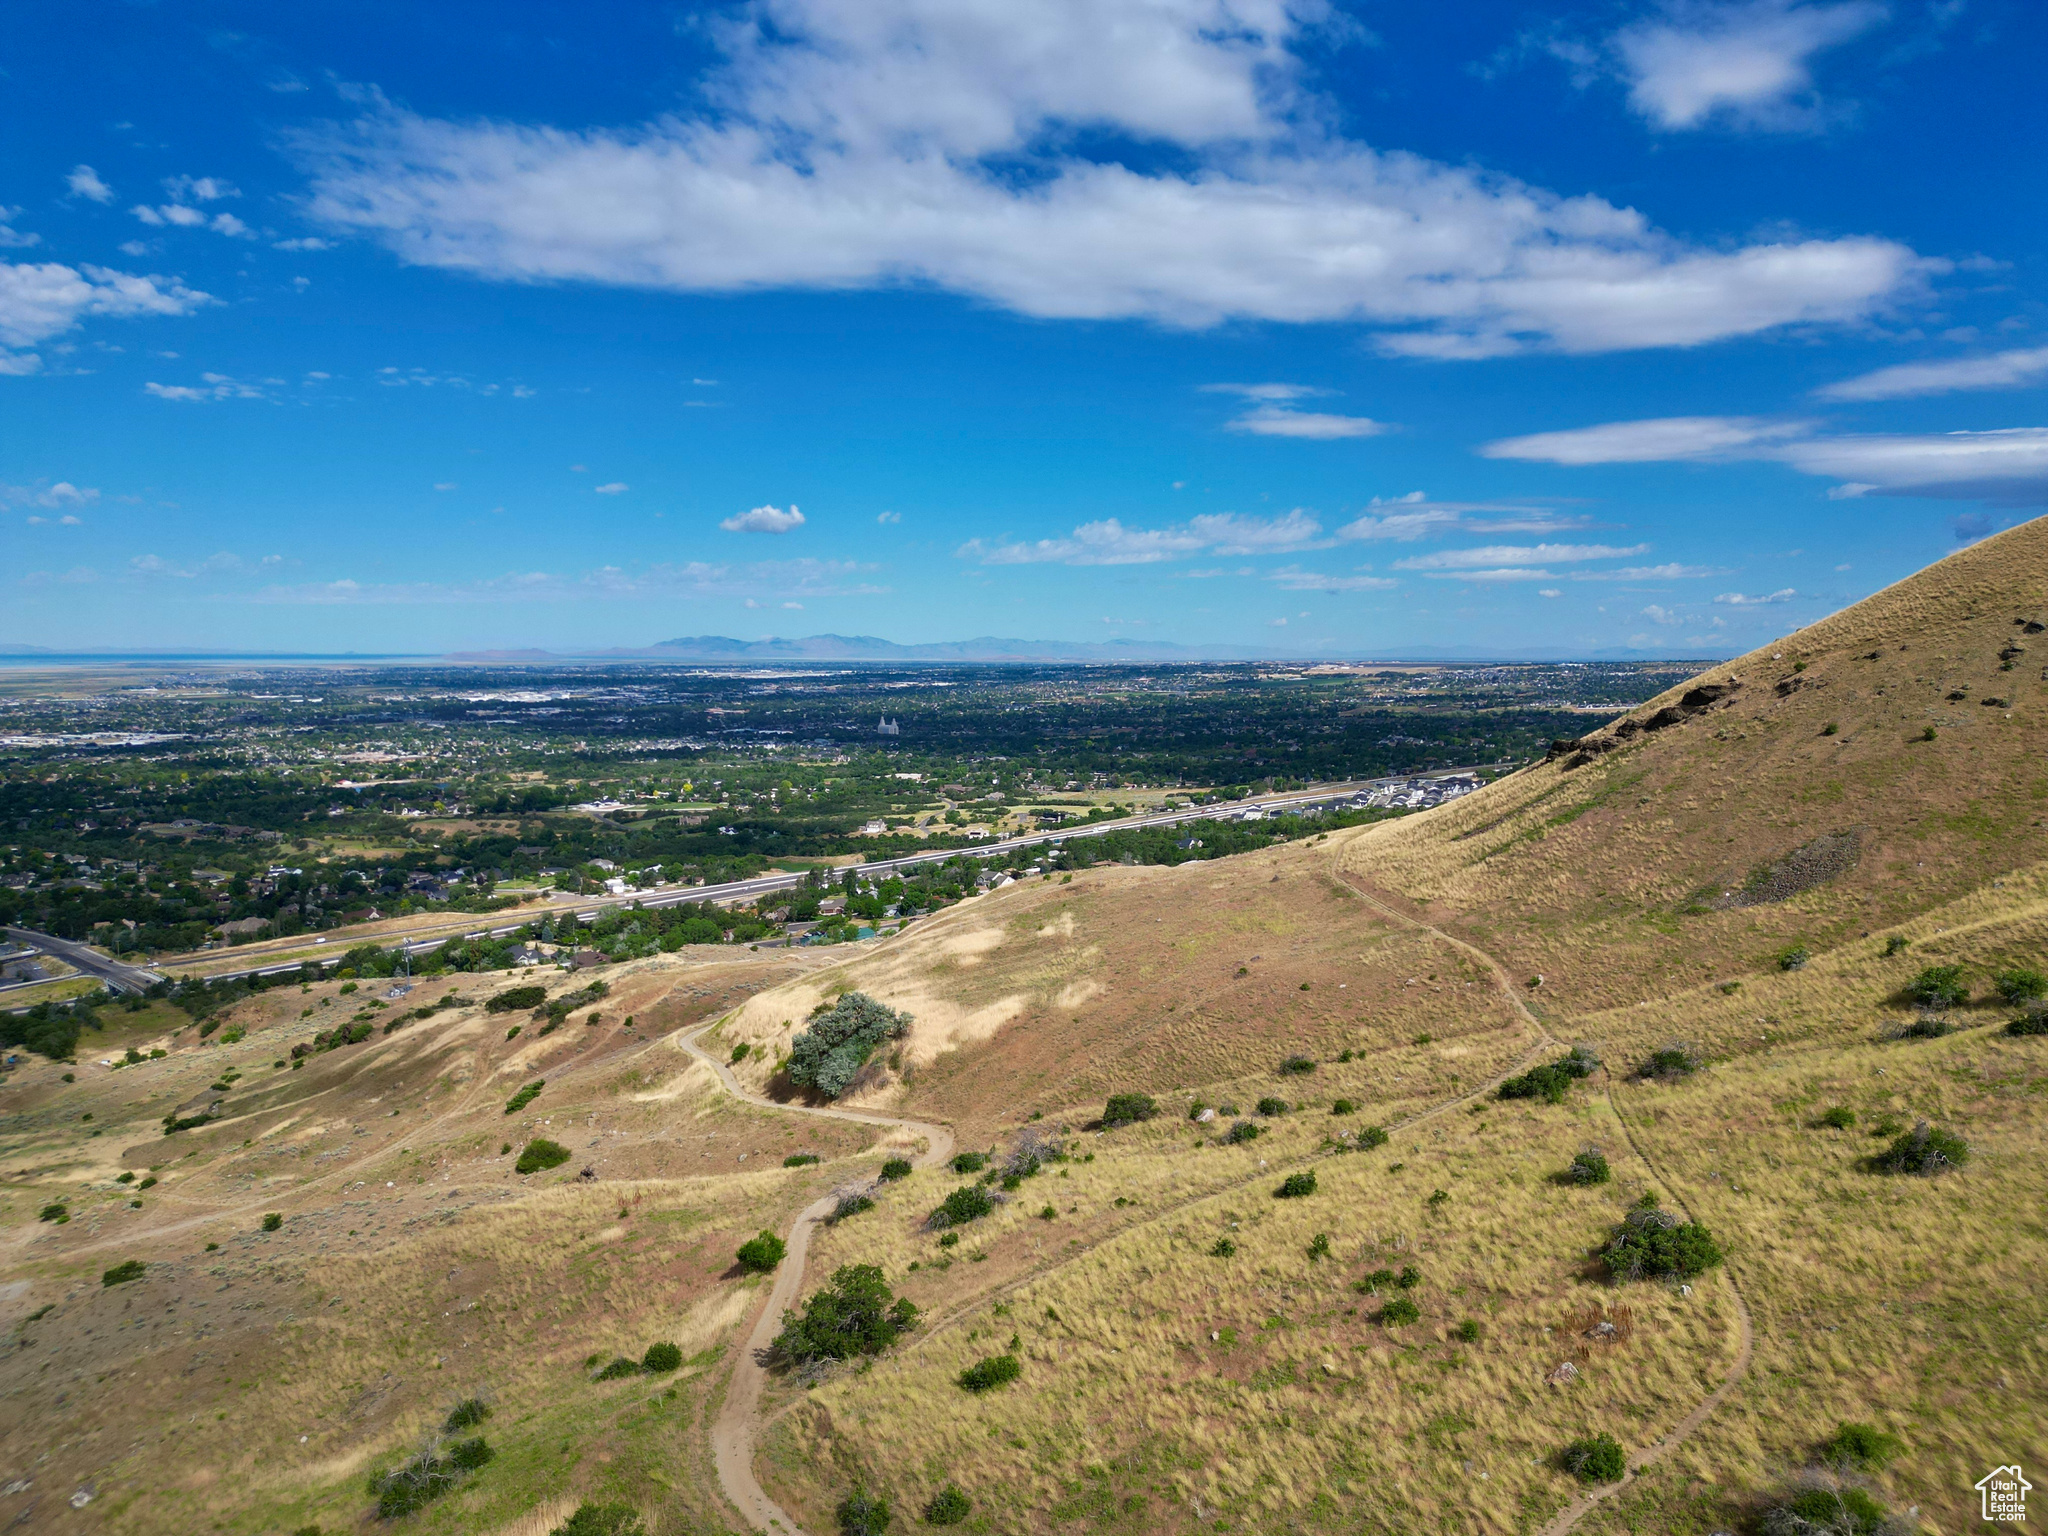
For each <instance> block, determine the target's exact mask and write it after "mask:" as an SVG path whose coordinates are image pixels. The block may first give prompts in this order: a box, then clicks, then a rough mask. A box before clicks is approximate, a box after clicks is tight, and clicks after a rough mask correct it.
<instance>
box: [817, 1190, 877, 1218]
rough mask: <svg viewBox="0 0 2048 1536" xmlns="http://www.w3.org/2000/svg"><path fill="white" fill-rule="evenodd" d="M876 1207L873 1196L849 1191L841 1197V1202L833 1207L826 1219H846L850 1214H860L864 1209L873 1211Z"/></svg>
mask: <svg viewBox="0 0 2048 1536" xmlns="http://www.w3.org/2000/svg"><path fill="white" fill-rule="evenodd" d="M874 1208H875V1202H874V1199H873V1197H872V1196H869V1195H862V1194H856V1193H854V1192H852V1191H848V1192H847V1193H845V1194H843V1195H841V1196H840V1197H839V1203H838V1204H837V1205H835V1206H833V1207H832V1214H831V1215H830V1216H828V1217H826V1218H825V1219H826V1220H827V1221H844V1220H846V1218H847V1217H849V1216H858V1215H859V1214H860V1213H861V1212H862V1211H872V1210H873V1209H874Z"/></svg>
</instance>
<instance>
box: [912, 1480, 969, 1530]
mask: <svg viewBox="0 0 2048 1536" xmlns="http://www.w3.org/2000/svg"><path fill="white" fill-rule="evenodd" d="M973 1508H974V1504H973V1501H971V1500H970V1499H969V1498H968V1497H967V1495H966V1494H964V1493H962V1492H961V1491H960V1490H959V1488H957V1487H956V1486H954V1485H953V1484H952V1483H948V1484H946V1486H945V1487H943V1488H941V1489H940V1490H939V1491H938V1492H937V1493H935V1494H933V1495H932V1496H931V1498H930V1499H929V1500H927V1501H926V1503H925V1506H924V1523H925V1524H926V1525H958V1524H959V1523H960V1522H961V1521H962V1520H965V1519H966V1518H967V1515H968V1512H969V1511H970V1510H972V1509H973Z"/></svg>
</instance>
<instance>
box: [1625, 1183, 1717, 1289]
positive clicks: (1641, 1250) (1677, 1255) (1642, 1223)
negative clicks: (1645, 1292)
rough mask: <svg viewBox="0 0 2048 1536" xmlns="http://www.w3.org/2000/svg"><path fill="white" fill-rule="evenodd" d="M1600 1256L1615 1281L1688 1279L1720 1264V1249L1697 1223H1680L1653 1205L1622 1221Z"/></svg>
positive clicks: (1636, 1210)
mask: <svg viewBox="0 0 2048 1536" xmlns="http://www.w3.org/2000/svg"><path fill="white" fill-rule="evenodd" d="M1651 1198H1654V1197H1651ZM1600 1257H1601V1259H1602V1261H1603V1262H1604V1263H1605V1264H1606V1266H1607V1273H1608V1276H1609V1278H1611V1279H1614V1280H1644V1279H1648V1278H1650V1277H1651V1276H1656V1275H1672V1276H1676V1277H1677V1278H1678V1279H1681V1280H1690V1279H1692V1278H1693V1277H1694V1276H1695V1275H1699V1274H1704V1273H1705V1272H1706V1271H1707V1270H1710V1269H1712V1268H1713V1267H1714V1266H1715V1265H1716V1264H1718V1263H1720V1262H1721V1249H1720V1247H1719V1246H1718V1245H1717V1244H1716V1243H1715V1242H1714V1237H1713V1234H1712V1233H1710V1232H1709V1231H1708V1230H1707V1229H1706V1228H1705V1227H1703V1226H1701V1225H1700V1224H1699V1223H1698V1222H1696V1221H1680V1220H1679V1219H1678V1218H1677V1217H1676V1216H1674V1215H1672V1214H1671V1213H1670V1212H1669V1211H1665V1210H1659V1209H1658V1208H1657V1207H1656V1206H1655V1205H1639V1206H1637V1207H1636V1208H1635V1209H1634V1210H1632V1211H1630V1212H1629V1213H1628V1215H1627V1216H1625V1217H1623V1218H1622V1221H1621V1224H1620V1225H1619V1226H1617V1227H1616V1228H1615V1229H1614V1232H1613V1234H1612V1235H1611V1236H1610V1237H1609V1238H1608V1239H1607V1245H1606V1247H1604V1248H1603V1249H1601V1251H1600Z"/></svg>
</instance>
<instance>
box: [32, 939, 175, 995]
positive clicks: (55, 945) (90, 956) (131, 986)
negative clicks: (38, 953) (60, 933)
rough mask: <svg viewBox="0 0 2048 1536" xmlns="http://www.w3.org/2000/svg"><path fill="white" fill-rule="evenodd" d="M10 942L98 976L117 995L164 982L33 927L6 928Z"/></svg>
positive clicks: (154, 976) (152, 975) (87, 947)
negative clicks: (51, 956) (41, 952)
mask: <svg viewBox="0 0 2048 1536" xmlns="http://www.w3.org/2000/svg"><path fill="white" fill-rule="evenodd" d="M0 933H5V934H6V935H7V936H8V937H9V938H10V939H13V940H14V941H15V942H16V943H20V944H33V945H34V946H35V947H36V948H37V949H40V950H42V951H44V952H45V953H46V954H50V955H54V956H55V957H56V958H57V959H59V960H62V961H63V962H64V963H65V964H66V965H68V966H70V967H72V968H73V969H74V970H79V971H83V972H85V974H86V975H88V976H97V977H99V979H100V980H101V981H104V982H105V983H106V984H107V985H108V986H109V987H111V988H112V989H113V990H114V991H116V992H147V991H148V990H149V989H150V988H151V987H153V986H155V985H156V984H157V983H158V982H160V981H162V980H163V977H161V976H159V975H157V974H156V973H155V972H154V971H145V970H143V969H142V968H141V967H140V966H135V965H123V964H122V963H121V962H120V961H119V960H109V959H108V958H107V957H106V956H105V955H103V954H101V953H100V952H99V951H98V950H96V949H94V948H92V947H91V946H89V945H85V944H76V943H73V942H72V941H71V940H70V939H60V938H56V937H54V936H52V935H50V934H47V933H37V932H36V931H35V930H34V929H31V928H4V929H0Z"/></svg>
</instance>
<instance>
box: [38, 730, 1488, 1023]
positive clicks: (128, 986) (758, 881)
mask: <svg viewBox="0 0 2048 1536" xmlns="http://www.w3.org/2000/svg"><path fill="white" fill-rule="evenodd" d="M1476 771H1477V770H1476V769H1475V768H1441V769H1436V770H1434V771H1432V772H1429V773H1420V774H1408V773H1404V774H1395V775H1392V776H1391V777H1388V778H1383V779H1356V780H1351V781H1348V782H1345V783H1339V784H1318V785H1314V786H1312V787H1310V788H1308V789H1303V790H1294V791H1290V792H1288V793H1286V794H1277V795H1260V796H1256V797H1254V798H1252V799H1249V800H1238V801H1233V802H1231V804H1230V805H1228V806H1207V807H1201V808H1195V809H1189V810H1180V811H1158V812H1155V813H1153V814H1150V815H1145V816H1124V817H1120V818H1118V819H1117V820H1115V821H1098V822H1094V823H1091V824H1090V825H1087V826H1080V827H1073V828H1070V829H1067V830H1064V831H1052V832H1032V833H1027V834H1025V835H1024V836H1021V837H1008V838H1002V839H994V840H991V841H989V842H985V843H976V844H973V845H972V846H970V847H966V848H934V849H932V850H930V851H928V852H919V853H906V854H901V855H899V856H897V857H895V858H892V859H876V860H873V861H871V862H868V863H863V864H860V865H858V866H856V867H857V868H858V869H859V870H860V872H861V873H862V874H863V875H868V876H877V875H886V874H892V873H895V872H898V871H901V870H906V869H914V868H916V867H917V866H918V865H920V864H939V863H943V862H945V861H946V860H947V859H952V858H959V857H961V856H963V855H964V856H966V857H968V858H976V859H989V858H999V857H1002V856H1003V855H1005V854H1009V853H1014V852H1016V851H1017V850H1019V849H1024V848H1040V847H1045V846H1047V845H1048V844H1053V843H1060V842H1064V841H1065V840H1066V839H1068V838H1070V837H1100V836H1102V835H1103V834H1104V833H1106V832H1122V831H1129V830H1132V829H1135V828H1141V827H1177V826H1182V825H1184V824H1186V823H1188V822H1192V821H1223V820H1228V819H1230V818H1232V817H1234V816H1237V815H1241V814H1242V813H1243V812H1245V811H1249V810H1257V811H1264V812H1267V813H1268V814H1270V813H1272V812H1275V811H1286V810H1297V809H1300V808H1302V807H1305V806H1310V805H1325V804H1328V803H1329V802H1330V801H1332V800H1345V799H1349V798H1350V797H1351V796H1353V795H1358V794H1363V793H1365V792H1366V791H1368V790H1373V789H1378V788H1381V787H1382V786H1385V785H1388V784H1402V783H1406V782H1408V781H1410V780H1414V779H1425V780H1427V779H1445V778H1451V777H1453V776H1455V775H1457V774H1461V773H1473V772H1476ZM803 880H804V876H803V874H802V873H801V872H796V871H789V870H776V871H774V872H773V873H771V874H765V875H755V876H752V877H751V878H749V879H746V880H730V881H727V882H725V883H724V884H721V885H690V886H678V887H675V888H672V889H666V890H655V891H632V892H628V893H627V894H625V895H623V896H602V897H595V898H593V899H592V900H591V901H590V902H589V904H588V905H584V904H581V903H579V904H578V905H577V907H576V909H575V915H576V920H577V921H578V922H584V923H594V922H596V921H597V919H598V916H599V914H600V913H601V912H603V911H604V910H605V909H607V908H611V907H629V906H632V905H633V904H634V903H635V902H638V903H639V904H640V905H641V906H643V907H672V906H676V905H678V904H679V903H681V902H686V901H692V902H696V901H710V902H745V901H752V900H755V899H756V898H758V897H761V896H766V895H769V894H771V893H773V892H775V891H787V890H793V889H795V888H796V887H797V886H799V885H801V884H802V883H803ZM535 915H536V914H532V913H529V914H527V915H525V916H522V917H519V918H517V919H516V920H514V921H512V922H508V923H501V924H498V925H496V926H491V925H485V926H481V927H477V928H472V929H469V930H467V931H466V932H464V933H463V934H461V935H454V934H444V935H442V936H441V937H439V938H432V939H417V940H400V941H398V942H400V943H403V945H404V947H405V950H406V952H407V953H408V954H414V955H424V954H430V953H432V952H433V951H434V950H437V949H439V948H440V947H441V946H442V945H444V944H446V943H449V942H450V941H451V940H452V939H454V938H456V937H463V938H482V937H484V936H486V935H488V936H489V937H491V938H502V937H504V936H505V935H507V934H511V933H517V932H518V931H519V930H520V929H521V928H524V927H525V926H526V925H527V924H528V923H530V922H532V921H533V920H534V916H535ZM7 931H8V932H9V933H12V934H14V935H15V936H16V937H18V938H20V939H22V940H24V941H26V942H29V943H32V944H37V945H40V946H42V947H43V948H45V949H47V950H49V952H50V953H51V954H53V955H56V956H57V957H58V958H59V959H61V960H64V961H66V962H68V963H70V964H72V965H75V966H77V967H78V969H79V970H81V971H88V972H90V973H91V974H93V975H95V976H99V977H100V978H102V979H103V980H105V981H106V982H107V983H108V985H109V986H112V987H114V988H115V990H117V991H140V990H142V989H143V988H144V987H147V986H150V985H152V984H153V983H154V982H155V981H157V980H158V978H157V977H156V976H155V975H153V974H152V973H150V972H148V971H142V970H138V969H137V968H136V967H134V966H128V965H121V964H119V963H118V962H115V961H112V960H109V959H107V958H106V956H104V955H101V954H99V953H97V952H96V951H94V950H90V949H88V948H86V947H85V946H84V945H82V944H72V943H69V942H67V941H66V940H63V939H55V938H51V937H49V936H48V935H46V934H40V933H31V932H29V931H28V930H26V929H14V928H11V929H8V930H7ZM330 937H332V938H334V942H335V943H336V944H337V946H338V948H337V949H336V951H335V952H334V953H331V954H326V955H320V956H307V957H302V958H300V959H296V960H282V961H276V962H273V963H271V964H267V965H266V964H256V965H250V966H244V967H242V968H241V969H239V970H232V971H209V972H208V973H207V976H206V979H207V980H209V981H229V980H233V979H235V978H237V977H245V976H276V975H281V974H283V973H284V972H287V971H296V970H298V969H300V967H301V966H303V965H306V964H314V965H321V966H328V965H335V964H338V963H339V962H340V959H341V953H340V951H341V950H342V949H345V948H347V942H346V941H345V940H343V939H340V938H339V937H338V936H330ZM364 942H379V941H376V940H365V941H364ZM389 947H396V946H395V945H393V946H389Z"/></svg>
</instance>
